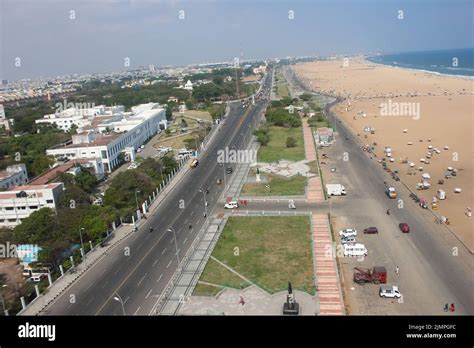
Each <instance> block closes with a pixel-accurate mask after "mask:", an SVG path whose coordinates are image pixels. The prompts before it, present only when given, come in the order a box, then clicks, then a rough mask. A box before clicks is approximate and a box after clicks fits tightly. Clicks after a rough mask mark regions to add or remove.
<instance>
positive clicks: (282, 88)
mask: <svg viewBox="0 0 474 348" xmlns="http://www.w3.org/2000/svg"><path fill="white" fill-rule="evenodd" d="M276 92H277V95H278V96H279V97H280V98H283V97H288V96H289V95H290V94H289V93H288V87H287V86H286V84H283V83H279V84H277V91H276Z"/></svg>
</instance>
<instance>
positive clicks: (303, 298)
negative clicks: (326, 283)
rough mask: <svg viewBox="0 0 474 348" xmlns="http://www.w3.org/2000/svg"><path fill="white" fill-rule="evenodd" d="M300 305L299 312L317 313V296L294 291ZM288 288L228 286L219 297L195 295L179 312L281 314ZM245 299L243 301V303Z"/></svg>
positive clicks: (184, 313)
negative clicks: (278, 289)
mask: <svg viewBox="0 0 474 348" xmlns="http://www.w3.org/2000/svg"><path fill="white" fill-rule="evenodd" d="M293 293H294V294H295V300H296V302H298V304H299V305H300V311H301V312H300V315H316V314H317V309H318V303H317V298H316V297H315V296H311V295H310V294H307V293H305V292H302V291H299V290H293ZM287 294H288V292H287V291H280V292H278V293H276V294H273V295H271V294H269V293H268V292H266V291H264V290H263V289H261V288H259V287H258V286H255V285H251V286H249V287H247V288H245V289H243V290H239V289H233V288H225V289H224V290H222V291H221V292H219V293H218V294H217V295H216V296H192V297H191V298H190V299H189V300H188V301H186V303H184V304H183V306H182V307H181V309H180V311H179V314H180V315H282V310H283V304H284V303H285V302H286V295H287ZM241 298H243V300H244V301H243V304H242V302H241Z"/></svg>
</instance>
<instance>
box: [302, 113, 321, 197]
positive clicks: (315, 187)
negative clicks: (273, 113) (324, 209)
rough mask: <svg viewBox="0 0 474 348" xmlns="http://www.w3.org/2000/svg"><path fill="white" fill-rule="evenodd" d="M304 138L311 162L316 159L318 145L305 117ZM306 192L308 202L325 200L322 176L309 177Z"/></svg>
mask: <svg viewBox="0 0 474 348" xmlns="http://www.w3.org/2000/svg"><path fill="white" fill-rule="evenodd" d="M303 138H304V151H305V154H306V160H307V161H309V162H312V161H316V147H315V146H314V138H313V132H312V130H311V127H310V126H309V124H308V120H307V119H303ZM306 194H307V198H308V203H318V202H323V201H324V192H323V187H322V185H321V178H320V177H319V176H314V177H311V178H308V187H307V189H306Z"/></svg>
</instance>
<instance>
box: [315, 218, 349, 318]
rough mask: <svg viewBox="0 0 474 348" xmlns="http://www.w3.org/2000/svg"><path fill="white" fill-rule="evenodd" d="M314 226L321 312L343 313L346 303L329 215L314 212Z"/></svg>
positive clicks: (328, 313)
mask: <svg viewBox="0 0 474 348" xmlns="http://www.w3.org/2000/svg"><path fill="white" fill-rule="evenodd" d="M312 228H313V250H314V253H313V254H314V258H315V261H314V262H315V268H316V269H315V273H316V279H317V284H318V297H319V314H320V315H343V314H344V305H343V301H342V295H341V289H340V282H339V279H338V274H337V265H336V260H335V253H334V252H333V248H332V240H331V233H330V228H329V221H328V217H327V215H325V214H313V215H312Z"/></svg>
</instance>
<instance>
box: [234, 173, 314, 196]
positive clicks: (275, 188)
mask: <svg viewBox="0 0 474 348" xmlns="http://www.w3.org/2000/svg"><path fill="white" fill-rule="evenodd" d="M261 174H262V175H264V176H266V177H267V178H268V183H263V182H261V183H246V184H245V185H244V186H243V187H242V191H241V194H242V195H244V196H300V195H304V194H305V187H306V182H307V179H306V177H304V176H294V177H293V178H285V177H284V176H280V175H275V174H267V173H261ZM250 175H253V176H255V172H254V173H253V174H250ZM266 185H270V190H269V189H268V188H266Z"/></svg>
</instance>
